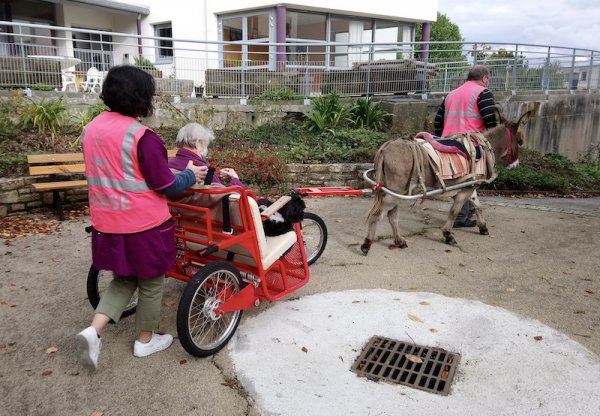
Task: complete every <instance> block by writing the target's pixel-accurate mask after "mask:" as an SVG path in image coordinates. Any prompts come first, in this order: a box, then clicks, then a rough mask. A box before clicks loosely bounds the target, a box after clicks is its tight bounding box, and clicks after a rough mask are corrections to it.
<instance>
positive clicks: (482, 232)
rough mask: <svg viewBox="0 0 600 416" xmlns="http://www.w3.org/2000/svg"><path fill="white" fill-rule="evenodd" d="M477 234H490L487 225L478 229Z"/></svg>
mask: <svg viewBox="0 0 600 416" xmlns="http://www.w3.org/2000/svg"><path fill="white" fill-rule="evenodd" d="M479 234H481V235H490V232H489V231H488V229H487V227H483V228H480V229H479Z"/></svg>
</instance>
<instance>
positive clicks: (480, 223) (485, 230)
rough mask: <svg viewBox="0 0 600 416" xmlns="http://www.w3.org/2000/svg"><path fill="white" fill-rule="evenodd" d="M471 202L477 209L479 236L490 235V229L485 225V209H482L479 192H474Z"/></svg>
mask: <svg viewBox="0 0 600 416" xmlns="http://www.w3.org/2000/svg"><path fill="white" fill-rule="evenodd" d="M471 202H472V203H473V206H474V207H475V215H476V216H477V227H479V234H481V235H488V234H489V232H488V228H487V225H486V223H485V218H483V209H482V207H481V202H480V201H479V198H478V197H477V191H476V190H475V191H473V194H472V195H471Z"/></svg>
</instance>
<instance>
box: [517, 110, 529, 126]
mask: <svg viewBox="0 0 600 416" xmlns="http://www.w3.org/2000/svg"><path fill="white" fill-rule="evenodd" d="M532 114H533V111H532V110H529V111H528V112H526V113H524V114H523V115H521V117H519V120H518V121H517V126H520V125H521V124H525V123H527V122H528V121H529V119H530V118H531V115H532Z"/></svg>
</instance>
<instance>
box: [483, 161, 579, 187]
mask: <svg viewBox="0 0 600 416" xmlns="http://www.w3.org/2000/svg"><path fill="white" fill-rule="evenodd" d="M496 171H497V173H498V177H497V178H496V180H495V181H494V182H492V184H491V188H492V189H509V190H519V191H536V190H537V191H551V192H558V193H561V194H568V193H570V192H572V188H571V185H570V184H569V181H568V180H567V178H565V177H560V176H554V175H550V174H547V173H544V172H537V171H535V170H533V169H531V168H529V167H527V166H519V167H516V168H513V169H507V168H504V167H497V168H496Z"/></svg>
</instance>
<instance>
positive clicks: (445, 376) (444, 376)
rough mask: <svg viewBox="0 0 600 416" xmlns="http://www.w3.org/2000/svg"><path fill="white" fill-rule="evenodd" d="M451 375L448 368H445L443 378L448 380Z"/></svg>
mask: <svg viewBox="0 0 600 416" xmlns="http://www.w3.org/2000/svg"><path fill="white" fill-rule="evenodd" d="M449 375H450V374H449V373H448V370H446V369H444V371H442V376H441V378H442V380H448V376H449Z"/></svg>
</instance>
